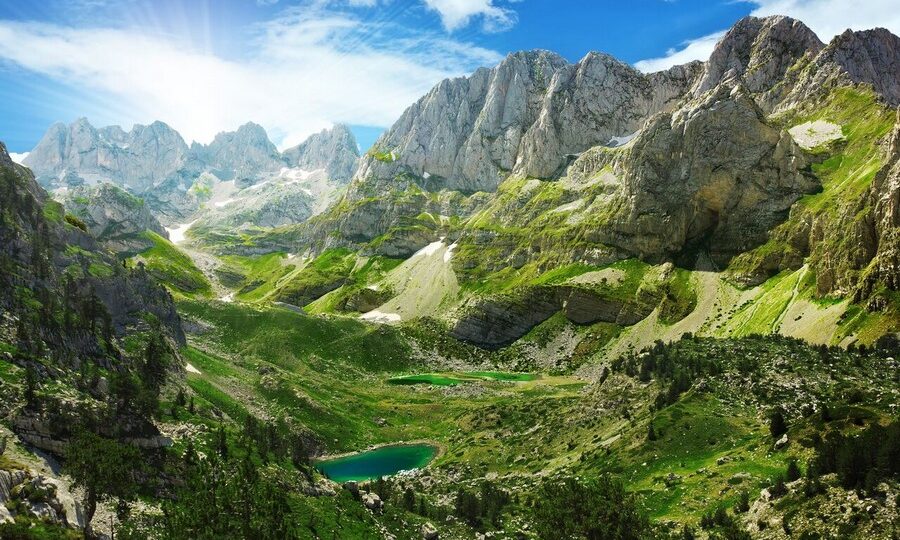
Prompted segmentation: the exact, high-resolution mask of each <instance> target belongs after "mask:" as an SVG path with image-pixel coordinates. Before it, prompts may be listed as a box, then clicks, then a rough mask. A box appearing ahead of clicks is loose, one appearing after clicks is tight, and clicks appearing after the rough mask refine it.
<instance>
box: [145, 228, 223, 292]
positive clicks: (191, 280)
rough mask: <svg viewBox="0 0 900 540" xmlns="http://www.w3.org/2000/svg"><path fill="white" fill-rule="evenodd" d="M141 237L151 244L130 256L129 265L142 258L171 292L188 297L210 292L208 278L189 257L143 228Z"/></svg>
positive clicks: (148, 268) (210, 287)
mask: <svg viewBox="0 0 900 540" xmlns="http://www.w3.org/2000/svg"><path fill="white" fill-rule="evenodd" d="M144 236H145V237H146V238H147V239H148V240H150V241H151V242H153V247H151V248H150V249H148V250H146V251H144V252H143V253H141V254H139V255H137V256H135V257H133V258H132V259H131V261H132V264H137V262H138V261H142V262H143V263H144V265H145V266H146V268H147V271H148V272H150V274H151V275H152V276H153V277H154V278H156V280H157V281H159V282H160V283H162V284H163V285H165V286H166V287H168V288H169V290H171V291H172V292H173V293H178V294H180V295H184V296H191V297H194V296H196V297H208V296H210V295H211V294H212V286H211V285H210V283H209V280H208V279H206V276H205V275H203V272H201V271H200V270H199V269H198V268H197V266H196V265H194V262H193V261H192V260H191V258H190V257H188V256H187V255H185V254H184V253H183V252H181V251H180V250H179V249H178V248H177V247H175V245H174V244H172V243H171V242H169V241H168V240H166V239H165V238H163V237H162V236H160V235H158V234H156V233H154V232H153V231H146V232H145V233H144Z"/></svg>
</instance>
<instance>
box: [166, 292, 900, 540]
mask: <svg viewBox="0 0 900 540" xmlns="http://www.w3.org/2000/svg"><path fill="white" fill-rule="evenodd" d="M179 307H180V308H181V310H182V312H183V313H185V315H186V316H188V317H189V318H196V319H198V320H203V321H204V322H206V323H208V324H210V325H212V327H213V328H214V330H212V331H211V332H207V333H204V334H199V335H195V336H192V337H191V340H190V341H191V347H190V348H188V349H187V350H185V351H184V354H185V356H186V357H187V359H188V360H189V361H190V362H191V363H192V365H194V366H195V367H196V368H197V369H199V370H200V371H201V374H199V375H197V374H189V375H188V384H189V386H190V387H191V388H192V389H194V391H196V392H197V394H198V398H197V405H198V411H199V412H198V414H200V415H204V414H209V413H210V411H211V410H212V409H213V408H217V409H219V410H221V411H223V412H225V413H226V414H228V416H231V417H240V416H242V415H244V414H247V412H252V413H253V414H257V415H264V416H267V417H272V418H284V417H289V418H291V419H292V421H295V422H300V423H302V424H303V425H305V426H307V427H309V428H310V429H311V430H312V431H314V432H315V433H317V434H319V436H320V437H321V440H322V441H323V443H324V444H325V447H326V449H327V452H328V453H340V452H346V451H355V450H360V449H363V448H366V447H369V446H372V445H377V444H383V443H391V442H400V441H420V440H427V441H433V442H435V443H437V444H439V445H441V446H442V447H444V448H445V449H446V451H445V452H444V453H443V454H442V455H441V456H440V457H439V458H438V459H436V460H435V461H434V463H433V464H432V465H430V467H429V469H430V471H431V472H430V474H431V475H432V476H434V477H436V478H444V477H445V475H446V474H448V473H450V472H451V471H456V472H455V473H453V474H454V475H455V477H456V478H460V475H461V478H463V479H469V480H471V481H475V479H478V478H484V477H492V478H497V479H498V481H500V482H501V483H502V484H503V485H507V486H510V487H511V488H515V489H527V486H530V485H532V484H533V483H534V482H535V479H536V478H539V477H542V476H546V475H551V474H556V473H562V472H566V471H567V472H570V473H574V474H579V475H585V476H591V475H596V474H600V473H601V472H604V471H606V472H612V473H614V474H616V475H618V476H619V477H621V478H623V479H624V480H625V482H626V485H627V486H628V488H629V489H630V490H632V491H634V492H636V493H639V494H640V495H641V498H640V500H641V504H642V505H643V507H644V509H645V510H646V512H647V513H648V514H649V515H650V516H651V517H652V518H653V519H654V520H657V521H661V520H675V521H678V522H683V523H691V524H696V523H697V522H698V520H699V518H700V516H701V515H702V514H703V513H704V512H707V511H710V510H713V509H715V508H717V507H718V506H720V505H725V506H731V505H733V504H734V502H735V501H736V500H737V497H738V494H739V493H740V492H741V491H744V490H746V491H748V492H749V493H750V494H751V497H753V498H755V497H756V496H758V494H759V492H760V490H761V489H762V488H763V487H766V486H768V485H770V484H771V482H772V479H773V478H774V477H775V476H776V475H778V474H780V473H781V472H783V470H784V468H785V466H786V460H787V459H789V458H791V457H795V458H798V459H799V460H800V462H801V463H805V462H806V460H807V459H808V458H809V457H810V456H811V450H810V449H809V448H808V447H807V446H805V445H804V444H805V443H803V442H802V440H805V438H807V437H809V436H810V434H812V433H814V432H815V431H816V430H818V429H821V428H822V426H821V425H820V424H821V420H819V419H817V417H815V415H812V416H809V414H810V413H808V412H803V407H804V406H807V405H811V406H812V407H813V409H812V410H815V407H816V404H818V403H823V402H828V403H830V404H832V410H833V411H839V410H842V409H840V408H839V407H837V406H835V405H836V404H838V403H840V402H841V401H842V400H845V399H846V396H847V395H849V394H850V393H852V391H853V389H854V388H860V381H868V382H866V383H865V384H863V385H862V386H863V387H867V390H866V391H867V392H869V393H871V394H872V395H873V396H874V395H876V394H878V395H882V396H883V398H884V399H866V400H865V403H866V404H865V405H864V406H862V407H863V409H864V410H865V415H866V417H867V418H870V419H873V420H874V419H879V418H885V417H886V416H885V415H888V414H889V412H888V411H889V410H890V407H891V398H890V394H889V393H888V394H885V393H883V392H882V390H885V389H886V388H887V387H886V386H885V385H890V384H891V383H890V380H891V379H890V376H889V375H888V374H887V372H886V371H885V370H891V369H892V368H891V366H890V365H888V364H885V363H883V361H882V360H880V359H878V358H875V357H869V358H866V357H858V355H856V354H850V353H846V352H841V351H835V350H832V352H831V353H829V355H828V356H822V354H821V353H820V352H819V351H818V350H816V349H813V348H811V347H808V346H806V345H804V344H802V343H800V342H798V341H795V340H790V339H785V338H778V337H769V338H767V337H760V336H750V337H747V338H742V339H740V340H716V339H696V340H693V339H692V340H683V341H682V342H680V343H679V344H678V345H677V350H678V351H679V352H678V354H680V355H682V356H683V357H686V358H687V357H697V358H709V359H714V360H715V362H718V363H720V365H721V366H722V368H721V369H723V370H724V372H723V373H721V374H718V375H715V376H711V377H709V378H708V379H707V380H706V382H705V383H699V386H698V385H695V386H694V388H693V389H691V390H690V391H688V392H686V393H685V394H684V395H683V396H681V398H680V399H679V400H677V401H676V402H675V403H674V404H672V405H669V406H666V407H664V408H662V409H656V408H654V407H653V405H652V404H653V401H654V398H655V396H656V395H657V393H658V392H659V391H662V390H664V389H665V385H666V384H667V383H666V382H665V381H663V380H658V379H656V378H654V377H649V378H647V379H646V380H644V379H641V378H638V377H637V376H636V375H629V374H628V373H627V370H624V369H623V368H622V367H618V368H617V367H613V370H612V371H611V372H610V373H608V374H607V375H605V376H603V377H600V378H599V379H598V378H586V379H585V378H579V377H574V376H568V375H567V376H555V375H551V374H547V373H545V374H543V375H541V376H538V377H535V378H532V377H530V376H522V374H508V373H506V372H503V371H498V370H468V371H459V370H440V369H435V368H439V367H440V366H439V365H436V364H434V363H433V362H434V360H433V359H432V360H427V361H426V360H424V359H422V358H420V357H418V356H417V355H416V353H415V352H414V349H413V348H411V347H410V344H411V343H412V342H411V341H410V340H416V341H417V342H419V341H422V340H423V336H426V335H427V334H428V333H429V332H430V330H428V329H426V328H423V327H421V326H418V327H417V328H418V330H417V331H416V332H412V333H410V332H409V331H408V329H406V328H394V327H386V326H380V327H372V326H369V325H365V324H362V323H359V322H357V321H355V320H352V319H346V318H335V317H330V318H329V317H310V316H306V315H302V314H298V313H295V312H293V311H290V310H284V309H277V308H254V307H252V306H248V305H228V304H219V303H213V304H210V303H206V302H196V301H183V302H181V303H180V306H179ZM434 339H435V340H437V339H438V338H437V337H435V338H434ZM426 341H427V340H426ZM378 344H381V346H378ZM448 354H449V355H450V357H448V358H447V359H446V361H448V362H458V361H460V359H461V358H463V357H465V353H464V351H463V352H462V354H463V357H459V358H456V359H455V360H454V359H453V358H454V357H455V353H454V352H453V351H452V350H448ZM411 372H412V373H429V374H431V375H429V376H422V375H419V378H421V379H423V381H425V382H427V383H428V384H425V385H395V384H391V379H392V378H395V377H407V376H409V375H408V374H409V373H411ZM493 379H497V380H493ZM747 379H750V380H751V381H753V388H755V389H756V390H752V391H748V390H747V389H746V388H745V380H747ZM510 380H515V381H517V382H510ZM459 381H467V382H466V384H455V385H448V386H444V385H443V383H444V382H446V383H448V384H450V383H457V382H459ZM872 383H874V384H875V387H871V384H872ZM876 387H877V388H876ZM878 388H880V389H881V390H879V389H878ZM775 405H782V406H783V407H784V408H785V410H787V411H788V414H789V418H790V431H789V436H790V438H791V440H792V441H795V442H794V443H792V444H791V445H790V446H789V447H788V448H787V449H783V450H778V451H775V450H773V446H772V445H773V442H774V441H773V438H772V436H771V435H770V433H769V431H768V422H767V420H766V415H767V411H769V410H770V408H771V407H773V406H775ZM841 414H842V413H839V412H836V413H835V418H837V417H840V415H841ZM650 424H652V425H653V427H654V431H655V433H656V435H655V437H654V440H648V435H647V433H648V426H649V425H650ZM829 425H830V424H829ZM847 426H848V427H847V428H846V429H855V428H853V424H852V423H848V424H847ZM832 428H837V424H834V425H832ZM465 481H466V480H463V482H465ZM447 482H449V483H448V484H440V486H442V487H435V488H434V489H435V490H436V491H433V492H432V491H429V492H428V493H430V494H431V495H433V496H436V495H439V494H440V493H442V492H443V490H451V491H452V489H454V488H453V487H452V486H453V485H456V484H455V482H453V481H449V480H447ZM396 517H397V519H398V521H397V523H396V524H395V525H397V526H400V525H399V524H400V523H402V522H403V521H404V520H406V522H407V524H408V523H409V520H412V519H414V517H413V516H411V515H407V516H406V517H403V516H396Z"/></svg>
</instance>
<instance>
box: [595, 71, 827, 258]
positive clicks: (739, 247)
mask: <svg viewBox="0 0 900 540" xmlns="http://www.w3.org/2000/svg"><path fill="white" fill-rule="evenodd" d="M617 166H618V168H619V169H620V170H621V176H622V177H623V179H624V189H623V192H622V199H621V201H622V203H623V204H622V207H621V209H620V210H618V211H617V213H616V215H615V217H614V218H613V219H612V221H611V223H610V230H609V231H598V233H599V235H600V237H601V238H602V240H603V241H604V242H606V243H609V244H611V245H614V246H618V247H621V248H623V249H626V250H627V251H629V252H631V253H632V254H633V255H635V256H638V257H641V258H644V259H646V260H651V261H661V260H664V259H666V258H668V257H671V256H674V255H675V254H677V253H679V252H680V251H682V250H684V249H685V248H689V247H690V246H692V245H694V246H703V247H705V248H706V249H708V250H709V253H710V256H711V257H712V258H713V259H714V260H715V261H716V262H718V263H725V262H727V261H728V260H729V259H730V258H731V257H732V256H734V255H736V254H738V253H741V252H743V251H746V250H747V249H750V248H752V247H755V246H756V245H758V244H760V243H762V242H764V241H765V239H766V235H767V232H768V231H769V230H770V229H771V228H772V227H774V226H775V225H776V224H778V223H780V222H781V221H783V220H784V218H785V217H786V216H787V211H788V209H789V208H790V206H791V205H792V204H793V203H794V202H795V201H796V200H797V199H799V198H800V197H801V196H802V195H803V194H805V193H809V192H812V191H814V190H815V189H817V188H818V182H817V181H816V180H815V178H814V177H813V176H812V175H807V174H805V173H804V172H802V171H803V169H804V168H805V166H806V161H805V159H804V157H803V152H802V151H801V150H800V149H799V148H798V147H797V146H796V145H795V143H794V142H793V140H792V139H791V138H790V136H789V135H788V134H787V132H782V131H779V130H778V129H776V128H773V127H771V126H769V125H768V124H767V123H766V121H765V118H764V116H763V114H762V111H761V110H760V109H759V107H757V105H756V103H755V102H754V101H753V99H752V97H751V96H750V95H749V93H748V92H747V91H746V89H744V88H743V86H742V85H740V84H738V85H736V86H729V84H727V83H723V84H722V85H720V86H719V87H718V89H717V90H716V91H714V92H709V93H707V94H705V95H704V97H703V98H702V99H701V100H699V101H697V102H693V103H690V104H689V105H687V106H685V107H684V108H682V109H680V110H679V111H677V112H676V113H674V114H672V115H668V114H663V115H659V116H657V117H655V118H654V119H652V120H651V121H649V122H648V124H647V125H646V126H645V128H644V130H643V132H642V133H641V135H639V136H638V137H637V139H635V141H634V143H633V146H632V147H631V148H630V149H628V150H627V152H626V154H625V157H624V159H623V160H622V161H621V162H619V163H618V164H617ZM607 235H608V236H607Z"/></svg>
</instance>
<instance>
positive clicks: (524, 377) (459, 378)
mask: <svg viewBox="0 0 900 540" xmlns="http://www.w3.org/2000/svg"><path fill="white" fill-rule="evenodd" d="M535 379H537V375H534V374H532V373H506V372H503V371H467V372H464V373H448V374H439V373H425V374H421V375H406V376H403V377H392V378H390V379H388V380H387V382H388V384H396V385H404V386H408V385H414V384H431V385H434V386H455V385H457V384H462V383H467V382H473V381H479V380H482V381H483V380H494V381H507V382H525V381H533V380H535Z"/></svg>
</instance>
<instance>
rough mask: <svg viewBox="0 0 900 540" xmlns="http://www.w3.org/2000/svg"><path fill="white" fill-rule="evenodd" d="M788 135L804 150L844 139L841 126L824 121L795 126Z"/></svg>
mask: <svg viewBox="0 0 900 540" xmlns="http://www.w3.org/2000/svg"><path fill="white" fill-rule="evenodd" d="M788 133H790V134H791V137H793V139H794V142H796V143H797V144H798V145H799V146H800V147H801V148H804V149H806V150H809V149H811V148H815V147H817V146H820V145H822V144H825V143H828V142H831V141H836V140H838V139H843V138H844V132H843V131H842V130H841V126H839V125H837V124H832V123H831V122H826V121H825V120H816V121H814V122H806V123H803V124H799V125H796V126H794V127H792V128H791V129H789V130H788Z"/></svg>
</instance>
